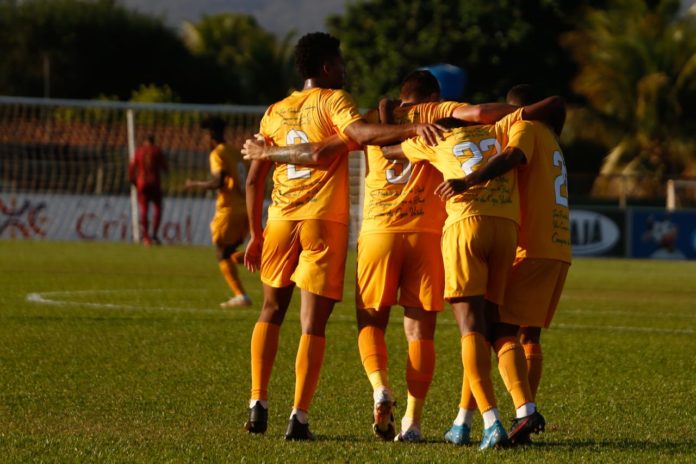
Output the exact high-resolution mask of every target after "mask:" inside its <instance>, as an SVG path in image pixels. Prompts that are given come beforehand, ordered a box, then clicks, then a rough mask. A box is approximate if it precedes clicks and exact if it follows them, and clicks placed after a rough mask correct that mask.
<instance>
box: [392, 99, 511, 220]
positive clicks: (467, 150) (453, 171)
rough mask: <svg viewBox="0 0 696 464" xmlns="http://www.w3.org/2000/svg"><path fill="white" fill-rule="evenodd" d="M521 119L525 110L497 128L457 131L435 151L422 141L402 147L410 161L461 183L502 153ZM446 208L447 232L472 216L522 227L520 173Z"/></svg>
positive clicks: (484, 186)
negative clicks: (498, 218) (434, 169)
mask: <svg viewBox="0 0 696 464" xmlns="http://www.w3.org/2000/svg"><path fill="white" fill-rule="evenodd" d="M521 119H522V109H518V110H516V111H514V112H513V113H510V114H509V115H507V116H505V117H504V118H503V119H501V120H500V121H498V122H497V123H495V124H493V125H478V126H466V127H459V128H456V129H453V130H451V131H449V132H447V133H445V140H442V141H440V142H439V143H438V144H437V146H434V147H432V146H429V145H427V144H426V143H425V141H424V140H422V139H421V138H420V137H419V138H416V139H409V140H407V141H405V142H403V143H402V144H401V147H402V149H403V151H404V154H405V155H406V157H407V158H408V159H409V160H410V161H412V162H418V161H428V162H429V163H431V164H432V165H433V166H435V168H437V170H438V171H440V172H441V173H442V175H443V176H444V178H445V179H457V178H460V177H463V176H466V175H468V174H470V173H471V172H473V171H475V170H478V169H480V168H481V167H482V166H483V165H484V164H485V163H486V162H487V161H488V159H490V158H491V157H492V156H495V155H497V154H499V153H501V151H502V150H501V147H504V146H506V144H507V136H508V133H509V131H510V127H511V126H512V125H513V124H514V123H515V122H516V121H519V120H521ZM431 195H432V194H431ZM433 196H434V195H433ZM445 208H446V210H447V219H446V221H445V228H446V227H449V226H450V225H452V224H454V223H456V222H458V221H460V220H462V219H465V218H467V217H470V216H495V217H502V218H507V219H511V220H513V221H515V222H516V223H517V224H519V222H520V198H519V192H518V190H517V173H516V172H515V170H512V171H509V172H507V173H505V174H504V175H502V176H499V177H496V178H495V179H491V180H489V181H487V182H484V183H482V184H479V185H475V186H473V187H471V188H470V189H469V190H467V191H466V192H464V193H461V194H458V195H455V196H454V197H452V198H450V199H449V200H447V203H446V205H445Z"/></svg>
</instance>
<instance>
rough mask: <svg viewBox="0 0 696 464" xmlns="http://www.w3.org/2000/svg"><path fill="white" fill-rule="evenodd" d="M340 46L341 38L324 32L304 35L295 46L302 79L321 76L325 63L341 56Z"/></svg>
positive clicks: (298, 68)
mask: <svg viewBox="0 0 696 464" xmlns="http://www.w3.org/2000/svg"><path fill="white" fill-rule="evenodd" d="M340 47H341V41H340V40H338V39H337V38H336V37H334V36H332V35H329V34H326V33H324V32H312V33H310V34H306V35H304V36H302V37H301V38H300V40H299V41H298V42H297V45H296V46H295V64H296V65H297V70H298V71H299V73H300V76H301V77H302V79H310V78H312V77H319V75H320V74H321V67H322V66H323V64H324V63H326V62H327V61H330V60H332V59H333V58H335V57H337V56H340V54H341V50H340Z"/></svg>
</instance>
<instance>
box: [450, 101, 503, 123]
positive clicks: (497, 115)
mask: <svg viewBox="0 0 696 464" xmlns="http://www.w3.org/2000/svg"><path fill="white" fill-rule="evenodd" d="M516 109H517V107H516V106H514V105H508V104H507V103H482V104H480V105H462V106H459V107H457V108H456V109H455V110H454V112H453V113H452V117H453V118H456V119H461V120H462V121H468V122H477V123H480V124H493V123H495V122H497V121H499V120H500V119H502V118H504V117H505V116H507V115H508V114H510V113H512V112H513V111H515V110H516Z"/></svg>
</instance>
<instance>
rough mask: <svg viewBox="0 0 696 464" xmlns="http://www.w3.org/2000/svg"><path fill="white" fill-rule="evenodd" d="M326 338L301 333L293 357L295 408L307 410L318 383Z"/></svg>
mask: <svg viewBox="0 0 696 464" xmlns="http://www.w3.org/2000/svg"><path fill="white" fill-rule="evenodd" d="M325 347H326V339H325V338H324V337H319V336H317V335H308V334H305V335H302V337H301V338H300V346H299V347H298V348H297V358H296V359H295V404H294V408H295V409H300V410H302V411H309V405H310V403H311V402H312V398H314V392H315V391H316V390H317V384H318V383H319V374H320V373H321V365H322V364H323V362H324V349H325Z"/></svg>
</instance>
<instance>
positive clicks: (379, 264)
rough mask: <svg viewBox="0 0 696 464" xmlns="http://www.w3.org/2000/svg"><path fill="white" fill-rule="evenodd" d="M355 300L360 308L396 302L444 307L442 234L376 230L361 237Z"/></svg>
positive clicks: (423, 306)
mask: <svg viewBox="0 0 696 464" xmlns="http://www.w3.org/2000/svg"><path fill="white" fill-rule="evenodd" d="M355 283H356V287H357V289H356V293H355V300H356V305H357V307H358V308H360V309H364V308H372V309H379V308H386V307H389V306H392V305H395V304H397V303H398V304H400V305H401V306H403V307H405V308H406V307H410V308H422V309H425V310H426V311H442V310H443V309H444V297H443V295H444V268H443V266H442V255H441V254H440V234H433V233H419V232H412V233H398V232H397V233H373V234H367V235H361V236H360V237H359V238H358V263H357V278H356V279H355Z"/></svg>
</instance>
